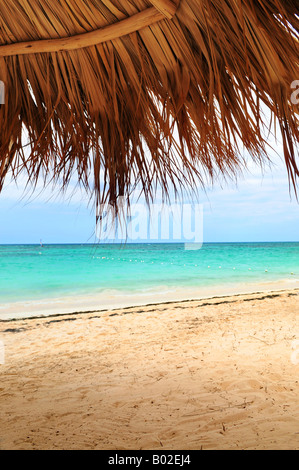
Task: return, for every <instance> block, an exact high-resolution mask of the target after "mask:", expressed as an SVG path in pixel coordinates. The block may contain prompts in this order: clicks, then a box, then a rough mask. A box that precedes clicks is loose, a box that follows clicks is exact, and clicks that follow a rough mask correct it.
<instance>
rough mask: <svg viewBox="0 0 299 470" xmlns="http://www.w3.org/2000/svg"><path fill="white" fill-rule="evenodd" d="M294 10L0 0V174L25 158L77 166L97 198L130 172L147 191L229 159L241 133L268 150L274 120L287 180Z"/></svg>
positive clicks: (248, 145)
mask: <svg viewBox="0 0 299 470" xmlns="http://www.w3.org/2000/svg"><path fill="white" fill-rule="evenodd" d="M298 13H299V11H298V2H297V0H267V1H264V0H259V1H253V0H181V1H179V0H175V1H171V0H152V1H150V0H126V1H124V0H102V1H101V0H72V1H71V2H70V1H69V0H31V1H30V2H27V1H25V0H2V1H1V4H0V80H1V81H2V82H3V83H4V85H5V104H4V105H1V106H0V129H1V134H0V187H2V186H3V183H4V180H5V176H6V175H7V173H8V172H12V174H13V176H14V177H15V178H17V177H18V175H19V174H20V173H21V172H24V171H25V172H26V174H27V178H28V181H30V182H32V183H33V184H35V183H36V182H37V181H38V180H39V178H44V180H45V181H47V179H49V178H51V179H52V180H53V181H59V182H60V184H61V185H62V187H63V188H66V187H67V185H68V183H69V181H70V178H71V176H72V175H73V174H74V172H76V173H77V175H78V180H79V182H81V183H82V184H83V185H84V186H85V187H86V189H87V190H88V191H91V193H92V194H94V195H95V197H96V202H97V204H101V203H104V202H110V203H112V204H113V205H115V206H117V204H118V198H119V197H120V196H124V197H125V198H127V199H130V194H131V191H132V190H133V189H134V188H135V187H136V186H137V185H140V186H141V188H142V191H143V193H144V195H145V197H146V199H147V200H148V201H150V200H151V199H152V198H153V197H154V195H155V190H156V187H157V185H158V186H161V187H162V188H163V190H164V193H165V194H167V193H168V190H169V188H170V186H173V187H174V188H175V189H180V188H182V187H184V186H186V187H191V188H192V187H195V186H196V184H197V181H198V180H199V181H202V182H203V181H204V175H205V174H207V175H208V176H209V177H211V178H214V176H215V175H217V174H219V173H221V174H232V173H236V172H237V171H238V169H239V166H240V164H241V163H242V152H241V151H240V148H239V144H240V143H242V144H243V145H244V147H245V149H246V150H247V151H248V152H249V154H250V155H251V156H252V158H254V159H255V160H257V161H259V162H263V161H265V160H266V159H267V144H266V141H265V138H264V137H263V135H264V132H263V131H264V130H265V129H270V128H271V126H272V125H273V122H272V120H273V121H276V123H277V125H278V129H279V130H280V132H281V135H282V140H283V148H284V157H285V161H286V165H287V168H288V172H289V176H290V181H291V182H292V183H293V184H294V185H295V184H296V176H298V175H299V170H298V165H297V161H296V160H297V158H298V141H299V130H298V104H297V103H296V101H295V102H293V101H294V100H292V99H291V94H292V92H293V91H294V90H292V88H291V84H292V83H293V82H294V80H296V79H299V63H298V62H299V60H298V57H299V56H298V51H299V47H298V44H299V43H298V39H299V16H298ZM264 107H266V108H268V109H269V115H270V116H271V122H270V120H268V121H267V118H265V117H264V116H263V113H262V109H263V108H264ZM25 135H26V136H28V139H29V141H28V142H29V145H27V146H26V147H24V144H25V142H24V136H25ZM91 181H92V183H91ZM103 181H104V183H103Z"/></svg>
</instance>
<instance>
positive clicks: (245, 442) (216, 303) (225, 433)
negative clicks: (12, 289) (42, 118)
mask: <svg viewBox="0 0 299 470" xmlns="http://www.w3.org/2000/svg"><path fill="white" fill-rule="evenodd" d="M298 296H299V291H298V290H292V291H282V292H273V293H264V294H263V293H257V294H246V295H238V296H232V297H224V298H212V299H204V300H201V301H200V300H196V301H188V302H176V303H167V304H159V305H151V306H150V305H149V306H146V307H133V308H127V309H119V310H113V311H106V312H90V313H85V314H73V315H63V316H53V317H46V318H35V319H32V318H31V319H27V320H26V319H24V320H16V321H9V322H0V341H1V343H0V344H2V352H3V349H4V351H5V358H2V359H5V361H3V360H2V362H4V364H2V365H0V378H1V383H0V419H1V428H0V448H1V449H3V450H5V449H118V450H121V449H159V450H163V449H165V450H166V449H168V450H179V449H181V450H185V449H188V450H191V449H204V450H205V449H299V398H298V391H299V387H298V380H299V330H298V320H297V316H298V306H299V303H298V299H299V298H298Z"/></svg>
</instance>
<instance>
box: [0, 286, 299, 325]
mask: <svg viewBox="0 0 299 470" xmlns="http://www.w3.org/2000/svg"><path fill="white" fill-rule="evenodd" d="M294 291H295V292H288V291H277V292H276V293H273V291H272V292H269V293H267V294H264V295H263V296H262V297H250V298H245V299H243V302H251V301H254V300H255V301H258V300H266V299H274V298H277V297H282V296H283V295H284V294H287V295H288V297H292V296H297V295H299V289H294ZM297 291H298V292H297ZM260 294H263V292H255V293H252V294H235V295H231V296H226V297H222V298H223V299H225V298H228V297H241V296H244V295H260ZM214 299H219V297H211V298H209V300H210V302H203V303H200V304H198V305H192V306H191V308H201V307H208V306H214V305H216V306H217V305H224V304H234V303H237V302H239V299H234V300H233V299H232V300H220V301H218V302H211V301H212V300H214ZM196 301H197V300H194V299H191V300H181V301H180V300H179V301H169V302H160V303H156V304H146V305H143V306H142V308H141V309H139V310H132V309H136V308H138V307H137V306H136V307H124V308H121V309H120V308H117V309H112V310H110V311H111V312H114V313H111V314H110V315H108V316H109V317H117V316H123V315H132V314H136V313H138V314H139V313H144V312H145V311H144V308H146V307H154V306H156V307H157V306H166V305H170V304H172V305H174V304H184V303H185V304H186V303H188V304H189V303H192V302H196ZM174 308H177V309H182V310H184V309H187V308H190V306H189V305H188V306H182V305H174ZM119 310H122V312H119ZM126 310H129V311H126ZM166 310H167V308H158V309H157V308H153V309H151V310H146V313H152V312H157V311H159V312H165V311H166ZM105 312H109V310H107V309H105V310H91V311H84V312H73V313H62V314H53V315H48V316H39V317H28V318H15V319H10V320H0V324H1V323H13V322H18V321H29V320H30V321H33V320H46V319H50V318H56V320H50V321H46V322H43V324H44V325H45V326H48V325H50V324H53V323H62V322H71V321H77V320H79V319H81V318H79V316H80V315H88V314H91V313H105ZM118 312H119V313H118ZM63 317H67V318H63ZM69 317H75V318H69ZM99 318H102V317H101V315H94V316H92V317H88V320H92V319H99ZM28 329H29V328H8V329H6V330H3V331H2V333H21V332H23V331H26V330H28Z"/></svg>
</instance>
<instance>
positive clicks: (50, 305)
mask: <svg viewBox="0 0 299 470" xmlns="http://www.w3.org/2000/svg"><path fill="white" fill-rule="evenodd" d="M271 284H272V286H273V284H274V283H271ZM257 286H258V284H257V285H256V287H257ZM252 289H253V290H252ZM286 291H298V292H299V286H298V287H293V286H291V285H289V286H286V287H284V288H275V287H272V288H271V287H269V288H268V289H265V288H261V289H259V290H255V289H254V288H251V289H250V288H249V289H247V290H242V291H238V290H237V291H234V292H232V291H227V292H222V293H219V294H215V293H214V294H213V293H212V294H211V295H203V296H198V297H192V296H191V297H185V298H183V297H181V298H171V297H170V298H164V300H163V297H162V298H161V299H160V300H157V301H155V302H151V301H150V300H149V301H147V300H146V299H145V300H144V301H143V302H142V301H141V302H137V303H134V302H132V303H129V304H128V303H124V304H121V305H107V306H105V307H104V308H97V307H90V308H88V309H85V308H82V309H81V308H79V309H76V307H73V309H72V308H69V309H68V311H59V310H57V307H56V308H55V303H57V300H58V299H44V300H43V301H42V303H43V304H47V309H48V310H51V312H50V313H46V312H45V311H40V312H39V311H37V312H36V313H32V314H30V315H29V314H28V313H26V312H18V313H17V314H15V313H13V312H9V313H3V312H1V309H2V310H4V309H5V307H6V304H2V306H1V304H0V323H3V322H9V321H17V320H27V319H30V318H48V317H53V316H64V315H77V314H88V313H93V312H94V313H95V312H107V311H114V310H120V309H121V310H126V309H133V308H136V307H141V308H142V307H148V306H155V305H167V304H173V303H185V302H193V301H194V302H196V301H202V300H210V299H217V298H226V297H238V296H243V295H247V294H249V295H255V294H269V293H272V292H273V293H277V292H278V293H279V292H281V293H283V292H286ZM87 297H90V296H87ZM80 299H81V296H80ZM84 299H86V296H82V300H81V302H82V303H80V305H82V306H83V304H84ZM147 299H148V298H147ZM25 304H26V302H25ZM29 304H30V305H31V307H32V305H36V303H35V301H32V302H29ZM11 305H13V306H14V307H15V306H19V305H20V308H21V309H22V308H24V303H19V302H15V303H12V304H7V309H8V310H10V306H11ZM30 305H29V306H28V307H27V309H28V308H30ZM37 305H40V301H37ZM4 315H5V316H6V317H8V318H5V317H4ZM14 315H15V316H14Z"/></svg>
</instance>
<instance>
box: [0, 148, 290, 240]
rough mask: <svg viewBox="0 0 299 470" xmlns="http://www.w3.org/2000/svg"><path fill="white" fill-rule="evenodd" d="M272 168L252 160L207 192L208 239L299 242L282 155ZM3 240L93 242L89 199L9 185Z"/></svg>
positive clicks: (2, 204) (2, 200) (3, 200)
mask: <svg viewBox="0 0 299 470" xmlns="http://www.w3.org/2000/svg"><path fill="white" fill-rule="evenodd" d="M273 162H274V165H273V167H272V169H269V168H267V169H265V170H264V172H263V173H262V172H261V170H260V168H259V167H258V166H256V165H254V164H253V163H251V164H249V168H248V171H247V172H246V173H244V175H243V176H241V177H240V178H239V180H238V185H236V183H235V182H229V181H228V182H226V183H225V182H222V184H221V182H217V183H216V184H215V185H214V187H208V188H207V190H206V192H204V191H202V192H201V196H200V201H199V202H200V203H202V204H203V207H204V220H203V229H204V242H240V241H299V205H298V203H297V202H296V199H295V196H294V194H293V193H291V194H290V192H289V185H288V177H287V173H286V169H285V165H284V162H283V161H282V158H281V157H277V156H273ZM0 213H1V226H0V244H7V243H34V244H35V243H39V241H40V239H42V240H43V242H44V243H93V242H95V241H97V240H96V238H95V235H94V230H95V214H94V211H93V208H92V207H91V206H90V205H89V204H88V198H87V197H86V195H85V194H83V193H81V192H80V191H74V188H72V195H70V191H69V192H68V193H67V195H66V196H65V197H64V198H63V197H61V196H59V195H57V194H56V193H55V192H54V193H53V191H51V190H50V189H47V190H45V191H43V192H39V191H37V192H36V193H34V195H33V196H30V197H29V196H28V195H27V196H24V181H22V180H21V181H20V183H19V187H18V188H17V187H16V185H15V183H10V184H7V185H6V186H5V188H4V190H3V192H2V194H1V195H0Z"/></svg>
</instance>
